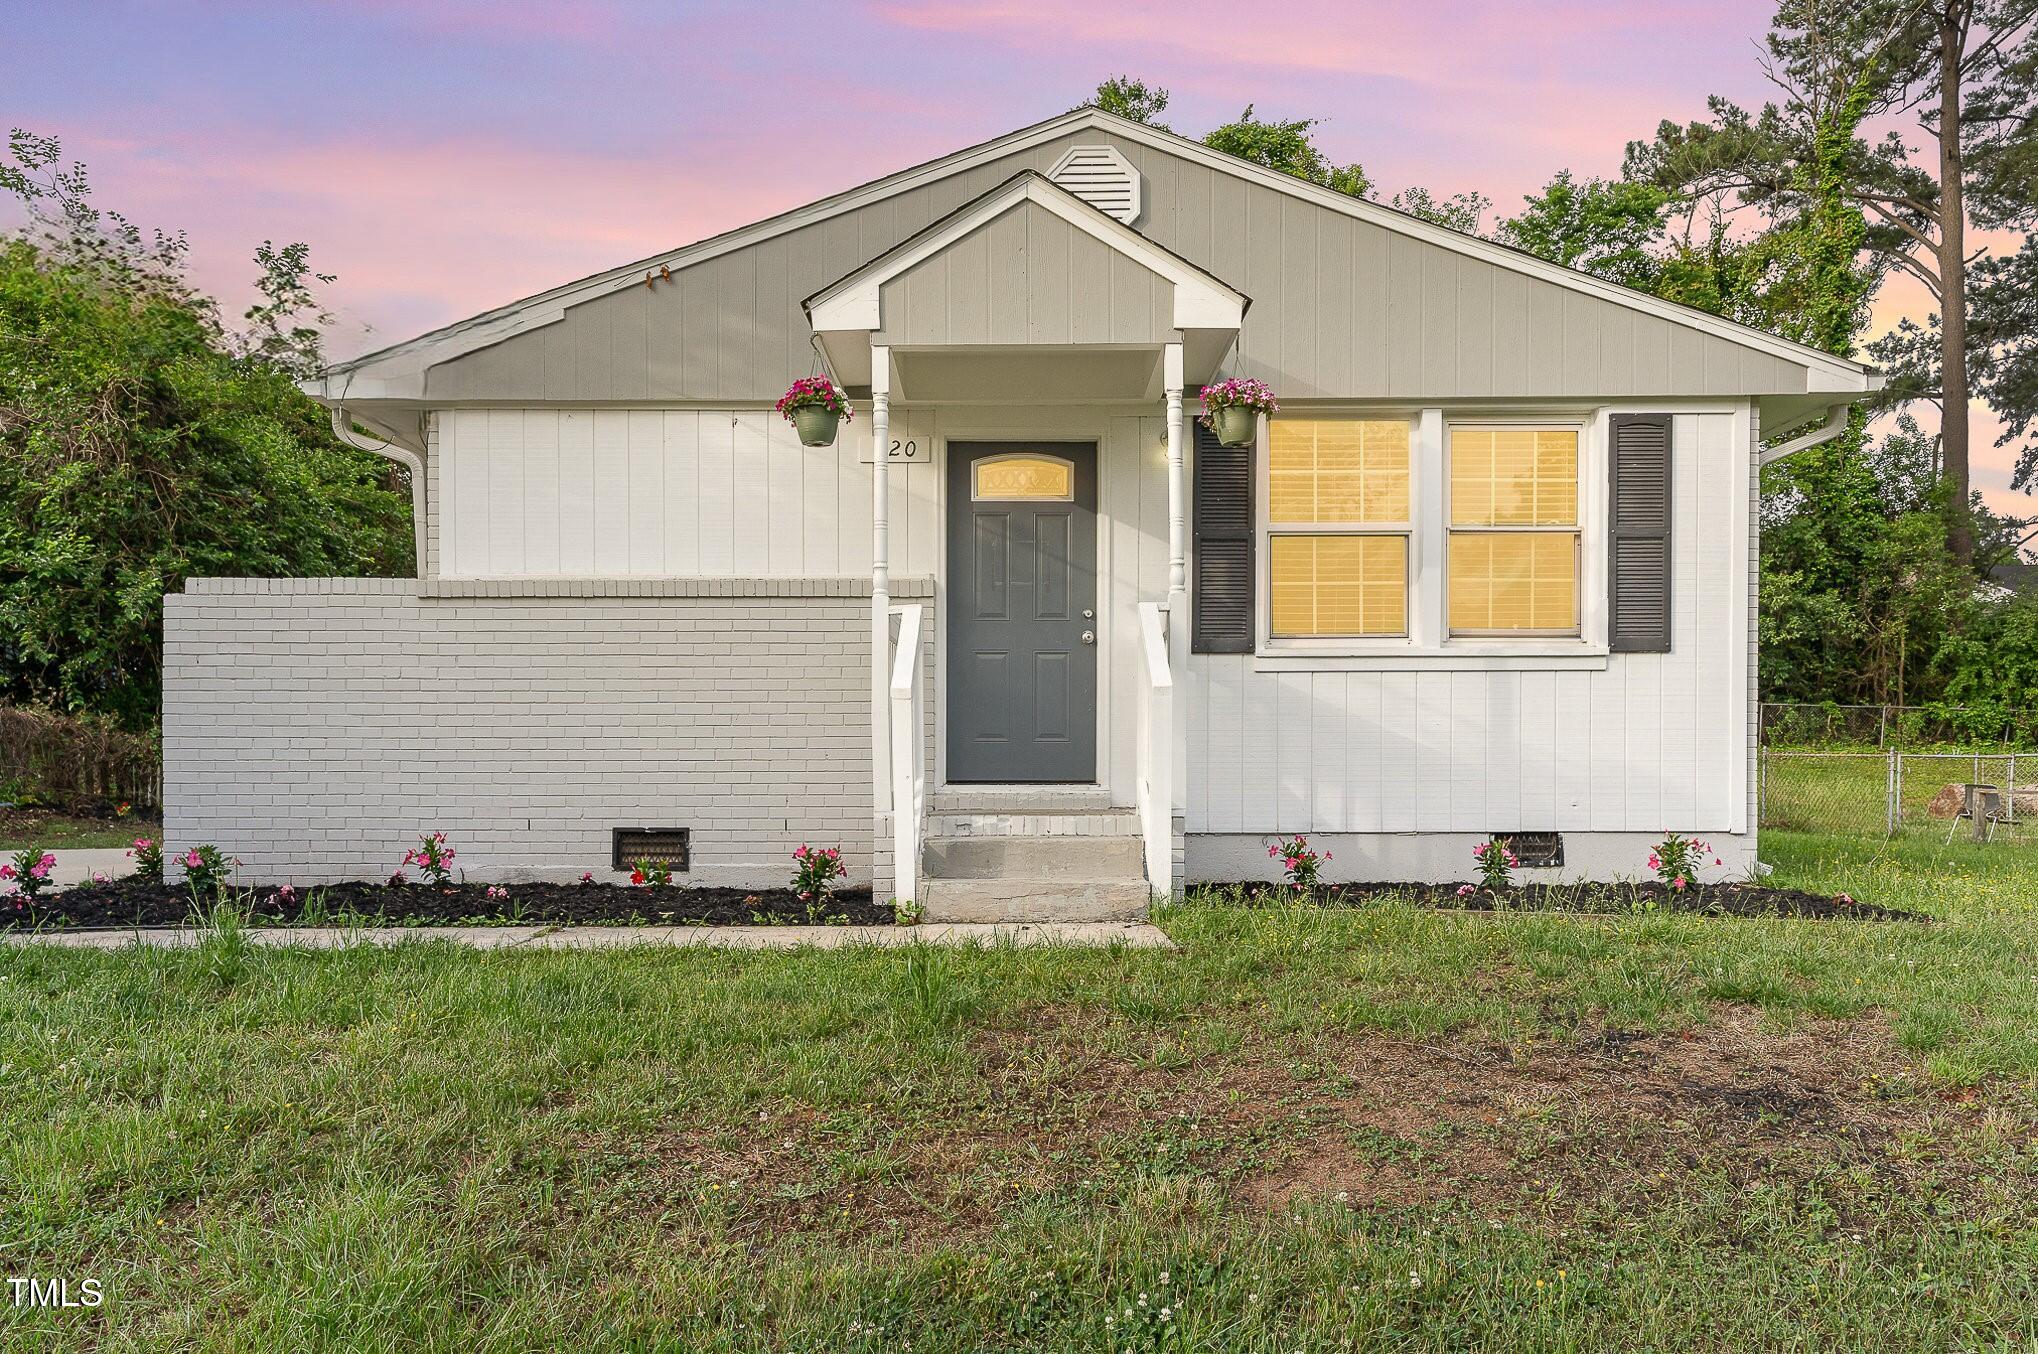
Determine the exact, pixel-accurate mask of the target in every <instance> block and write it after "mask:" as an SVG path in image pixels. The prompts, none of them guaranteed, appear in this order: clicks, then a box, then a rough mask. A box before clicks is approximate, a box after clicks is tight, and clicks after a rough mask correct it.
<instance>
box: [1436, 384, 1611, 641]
mask: <svg viewBox="0 0 2038 1354" xmlns="http://www.w3.org/2000/svg"><path fill="white" fill-rule="evenodd" d="M1590 426H1591V425H1590V424H1589V423H1588V422H1586V421H1585V420H1581V419H1564V418H1542V419H1537V418H1515V419H1487V418H1457V419H1449V420H1447V421H1446V422H1445V423H1444V462H1443V511H1442V512H1441V513H1440V514H1439V523H1438V527H1439V529H1440V530H1441V531H1442V532H1443V542H1444V573H1443V578H1442V580H1441V582H1442V586H1443V592H1444V605H1443V616H1444V629H1443V633H1444V636H1445V638H1446V639H1452V640H1457V639H1478V640H1496V641H1500V642H1502V643H1521V642H1524V641H1526V642H1531V643H1533V642H1535V641H1538V640H1548V639H1583V638H1584V636H1585V551H1586V545H1585V497H1586V494H1585V486H1586V479H1585V442H1586V437H1587V434H1588V432H1589V430H1590ZM1460 432H1482V433H1483V432H1568V433H1574V434H1576V436H1577V438H1578V464H1577V466H1576V468H1575V470H1574V475H1575V479H1574V483H1573V485H1572V488H1573V491H1574V493H1575V494H1576V502H1575V503H1574V504H1573V505H1572V513H1571V524H1570V525H1568V526H1455V525H1453V524H1452V522H1451V459H1452V457H1453V456H1455V455H1456V454H1457V448H1456V441H1457V435H1458V434H1459V433H1460ZM1459 532H1466V533H1470V534H1486V535H1500V534H1506V535H1510V536H1512V535H1539V536H1556V535H1560V534H1561V535H1566V536H1574V537H1576V538H1577V541H1578V547H1577V550H1576V551H1575V552H1574V553H1573V555H1572V559H1571V571H1572V576H1571V585H1572V587H1573V588H1574V589H1575V594H1574V595H1575V597H1576V600H1577V611H1578V624H1577V625H1576V626H1575V627H1573V628H1571V629H1568V630H1453V629H1451V597H1450V588H1451V571H1450V552H1451V537H1452V536H1454V535H1456V534H1457V533H1459Z"/></svg>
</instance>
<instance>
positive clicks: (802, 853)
mask: <svg viewBox="0 0 2038 1354" xmlns="http://www.w3.org/2000/svg"><path fill="white" fill-rule="evenodd" d="M806 858H807V848H806V846H805V845H804V844H802V845H801V846H800V848H799V849H798V850H796V851H794V852H793V859H794V860H805V859H806Z"/></svg>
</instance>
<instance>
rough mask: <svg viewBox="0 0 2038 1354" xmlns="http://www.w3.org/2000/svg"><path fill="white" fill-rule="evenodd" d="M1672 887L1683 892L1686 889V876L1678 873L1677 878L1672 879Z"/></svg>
mask: <svg viewBox="0 0 2038 1354" xmlns="http://www.w3.org/2000/svg"><path fill="white" fill-rule="evenodd" d="M1670 887H1671V888H1673V889H1676V890H1677V891H1678V892H1679V893H1682V892H1683V891H1684V876H1683V875H1678V876H1677V877H1676V878H1675V879H1673V880H1671V881H1670Z"/></svg>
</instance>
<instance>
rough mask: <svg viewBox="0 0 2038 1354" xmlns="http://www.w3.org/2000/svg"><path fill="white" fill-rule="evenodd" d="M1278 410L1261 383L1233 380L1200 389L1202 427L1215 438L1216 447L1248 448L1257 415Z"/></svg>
mask: <svg viewBox="0 0 2038 1354" xmlns="http://www.w3.org/2000/svg"><path fill="white" fill-rule="evenodd" d="M1280 407H1281V406H1280V405H1279V404H1277V403H1275V402H1274V392H1273V391H1272V390H1269V389H1268V388H1267V383H1266V382H1265V381H1254V380H1251V379H1249V378H1246V377H1238V376H1234V377H1232V378H1231V379H1230V380H1228V381H1219V382H1218V383H1217V384H1216V385H1214V386H1204V387H1203V426H1204V427H1206V428H1208V429H1209V430H1210V431H1211V432H1213V433H1216V434H1217V441H1218V444H1219V445H1220V446H1226V447H1245V446H1251V445H1252V441H1253V438H1254V437H1256V436H1257V435H1258V434H1259V428H1260V415H1261V414H1271V413H1273V412H1274V411H1275V410H1276V409H1278V408H1280Z"/></svg>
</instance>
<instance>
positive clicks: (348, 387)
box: [302, 108, 1881, 399]
mask: <svg viewBox="0 0 2038 1354" xmlns="http://www.w3.org/2000/svg"><path fill="white" fill-rule="evenodd" d="M1078 130H1096V131H1102V132H1108V133H1110V134H1113V135H1116V136H1120V137H1123V138H1124V139H1126V140H1128V141H1134V142H1138V143H1139V144H1141V145H1145V146H1150V147H1152V148H1153V149H1155V150H1159V151H1163V152H1165V153H1167V154H1171V155H1177V156H1180V157H1182V158H1183V159H1186V160H1191V161H1194V162H1195V163H1198V164H1202V165H1205V166H1207V167H1209V168H1211V169H1214V170H1217V171H1218V172H1221V173H1226V174H1230V175H1233V176H1234V177H1237V178H1241V179H1245V180H1247V181H1250V182H1253V183H1257V184H1259V185H1261V186H1263V187H1266V188H1271V189H1273V190H1274V191H1276V192H1280V193H1284V194H1286V195H1288V196H1290V197H1296V198H1300V199H1302V200H1304V201H1307V202H1312V203H1315V204H1316V205H1317V206H1320V207H1323V208H1325V209H1327V210H1330V211H1335V212H1340V213H1343V214H1344V215H1347V216H1352V217H1356V218H1358V219H1359V220H1362V221H1366V222H1369V223H1371V224H1373V225H1376V226H1379V227H1382V228H1383V229H1386V230H1390V231H1394V232H1396V233H1398V234H1402V235H1406V236H1410V237H1412V238H1415V239H1419V240H1422V241H1425V242H1426V243H1429V244H1433V245H1436V246H1438V247H1439V248H1443V249H1448V250H1451V251H1453V252H1455V253H1459V254H1464V255H1467V256H1469V257H1472V258H1476V259H1480V260H1482V261H1484V262H1486V263H1491V264H1494V265H1496V266H1498V267H1502V268H1506V269H1509V270H1511V271H1514V272H1518V273H1524V274H1527V275H1528V276H1531V277H1535V278H1539V279H1541V280H1543V281H1546V282H1552V283H1555V284H1556V285H1558V286H1561V287H1566V288H1569V289H1570V290H1573V291H1577V292H1582V293H1584V294H1586V295H1588V296H1594V297H1597V298H1599V299H1601V300H1605V301H1611V302H1613V303H1614V304H1616V305H1622V306H1627V307H1629V308H1631V309H1634V310H1638V311H1642V312H1644V313H1647V314H1651V315H1655V316H1658V317H1660V318H1663V319H1666V320H1669V321H1671V322H1672V323H1675V324H1680V325H1684V326H1686V327H1688V328H1692V329H1697V330H1700V331H1702V332H1705V333H1709V334H1713V335H1715V336H1717V337H1721V338H1725V339H1727V340H1729V341H1730V342H1734V343H1739V344H1742V345H1744V346H1747V347H1750V348H1754V349H1756V350H1758V351H1761V352H1765V353H1769V354H1772V355H1774V356H1778V357H1782V358H1784V359H1785V360H1787V361H1791V362H1797V363H1802V364H1803V365H1804V366H1805V367H1806V368H1807V371H1808V374H1809V379H1808V383H1807V384H1808V387H1809V389H1810V390H1811V391H1813V392H1833V393H1839V394H1850V393H1861V392H1866V391H1870V390H1874V389H1877V388H1879V386H1880V385H1881V377H1880V376H1879V375H1877V374H1876V373H1874V372H1872V371H1871V370H1870V369H1869V368H1867V367H1866V366H1863V365H1862V364H1860V363H1858V362H1850V361H1848V360H1846V359H1844V358H1840V357H1835V356H1834V355H1832V354H1830V353H1825V352H1821V351H1820V350H1818V349H1816V348H1811V347H1807V346H1805V345H1804V344H1800V343H1793V342H1791V341H1790V340H1788V339H1782V338H1778V337H1776V336H1775V335H1773V334H1767V333H1764V332H1763V331H1761V330H1759V329H1752V328H1749V327H1748V326H1746V325H1741V324H1736V323H1734V322H1733V321H1731V320H1727V319H1723V318H1721V317H1720V316H1717V315H1712V314H1708V313H1707V312H1705V311H1701V310H1694V309H1692V308H1690V307H1687V306H1681V305H1678V304H1676V303H1674V302H1670V301H1664V300H1661V299H1660V298H1657V297H1653V296H1648V295H1645V294H1643V293H1641V292H1636V291H1631V290H1629V289H1627V288H1625V287H1622V286H1619V285H1617V284H1615V283H1612V282H1607V281H1604V280H1602V279H1600V278H1597V277H1594V276H1592V275H1591V274H1589V273H1581V272H1577V271H1575V270H1573V269H1570V268H1565V267H1563V266H1562V265H1560V264H1555V263H1551V262H1549V261H1547V260H1545V259H1540V258H1537V257H1535V256H1534V255H1532V254H1527V253H1523V252H1521V251H1519V250H1514V249H1509V248H1507V247H1506V246H1504V245H1498V244H1494V243H1493V242H1492V241H1490V240H1482V239H1478V238H1477V237H1474V236H1470V235H1464V234H1460V233H1459V232H1457V231H1454V230H1450V229H1448V228H1447V227H1444V226H1438V225H1435V224H1433V223H1431V222H1428V221H1424V220H1422V219H1420V218H1418V217H1414V216H1409V215H1407V214H1406V213H1403V212H1398V211H1395V210H1394V209H1393V208H1391V207H1384V206H1382V205H1380V204H1379V203H1377V202H1369V201H1366V200H1364V199H1362V198H1353V197H1347V196H1346V195H1344V194H1342V193H1338V192H1334V191H1332V190H1331V189H1328V188H1324V187H1321V186H1319V185H1317V184H1313V183H1308V182H1306V181H1304V180H1302V179H1298V178H1296V177H1294V176H1293V175H1290V174H1283V173H1281V172H1280V171H1278V170H1272V169H1267V168H1264V167H1263V166H1260V165H1255V164H1253V163H1251V162H1249V161H1246V160H1241V159H1238V158H1237V157H1236V156H1231V155H1226V154H1224V153H1223V152H1222V151H1215V150H1212V149H1210V148H1209V147H1208V146H1205V145H1203V144H1201V143H1200V142H1196V141H1191V140H1188V139H1187V138H1185V137H1180V136H1176V135H1174V134H1173V133H1171V132H1163V131H1161V130H1159V129H1158V128H1154V127H1148V126H1146V125H1145V124H1143V123H1138V122H1133V121H1131V120H1130V119H1128V118H1121V117H1118V116H1116V115H1114V114H1111V113H1106V112H1103V111H1102V110H1100V109H1096V108H1078V109H1075V110H1074V111H1072V112H1068V113H1064V114H1062V115H1060V116H1059V117H1054V118H1050V119H1048V120H1047V121H1045V122H1039V123H1035V124H1034V125H1033V126H1031V127H1024V128H1021V129H1020V130H1018V131H1015V132H1011V133H1008V134H1006V135H1005V136H1001V137H997V138H994V139H993V140H990V141H986V142H983V143H981V144H979V145H976V146H971V147H968V148H966V149H964V150H960V151H957V152H955V153H954V154H951V155H948V156H944V157H942V158H941V159H938V160H932V161H929V162H927V163H926V164H922V165H916V166H914V167H912V168H910V169H906V170H902V171H900V172H899V173H896V174H892V175H889V176H887V177H885V178H882V179H876V180H873V181H872V182H870V183H867V184H864V185H862V186H860V187H857V188H852V189H849V190H847V191H845V192H842V193H838V194H836V195H834V196H833V197H828V198H823V199H821V200H820V201H818V202H813V203H809V204H808V205H806V206H804V207H799V208H795V209H794V210H792V211H789V212H784V213H781V214H780V215H778V216H774V217H769V218H767V219H765V220H763V221H759V222H756V223H754V224H752V225H748V226H743V227H740V228H738V229H736V230H732V231H728V232H725V233H723V234H721V235H715V236H711V237H709V238H708V239H705V240H701V241H698V242H696V243H694V244H690V245H686V246H684V247H682V248H679V249H675V250H671V251H667V252H665V253H662V254H657V255H653V256H652V257H650V258H646V259H639V260H637V261H636V262H634V263H629V264H624V265H623V266H621V267H619V268H613V269H610V270H608V271H607V272H603V273H597V274H595V275H593V276H591V277H587V278H582V279H580V280H579V281H576V282H569V283H567V284H565V285H563V286H560V287H555V288H552V289H551V290H549V291H545V292H540V293H538V294H537V295H535V296H531V297H527V298H525V299H523V300H521V301H516V302H512V303H511V304H509V305H506V306H501V307H498V308H497V309H495V310H490V311H485V312H483V313H482V314H480V315H476V316H474V317H472V318H470V319H467V320H462V321H460V322H459V323H457V324H453V325H449V326H447V327H445V328H442V329H436V330H433V331H431V332H430V333H427V334H421V335H419V336H418V337H416V338H413V339H408V340H405V341H404V342H402V343H398V344H394V345H392V346H391V347H388V348H384V349H382V350H380V351H378V352H374V353H368V354H365V355H363V356H361V357H358V358H354V359H352V360H351V361H348V362H343V363H340V364H337V365H335V366H333V367H331V368H328V369H327V371H326V372H325V373H324V374H323V375H321V376H318V377H315V378H312V379H311V380H308V381H305V382H303V383H302V385H303V388H304V389H305V391H306V392H307V393H309V394H311V395H312V396H314V397H315V398H320V399H338V398H342V397H346V398H353V399H413V398H417V397H418V393H419V390H420V388H421V386H422V376H423V373H424V371H425V369H426V368H428V367H431V366H435V365H437V364H438V363H441V362H445V361H448V360H450V359H452V358H454V357H458V356H460V355H461V354H463V353H468V352H472V351H474V350H475V349H478V348H485V347H487V346H489V345H491V344H494V343H499V342H501V341H502V340H503V339H506V338H509V337H511V336H512V335H514V334H518V333H523V332H526V331H528V330H532V329H538V328H542V327H544V326H545V325H548V324H552V323H555V322H557V321H558V320H560V319H563V318H564V317H565V313H566V310H567V309H568V308H569V307H571V306H574V305H577V304H579V303H581V302H583V301H589V300H593V299H595V298H596V297H599V296H604V295H607V294H609V293H610V292H614V291H617V290H620V289H622V288H624V287H634V286H640V285H642V282H643V277H644V274H645V273H647V272H656V271H657V270H659V269H660V268H685V267H687V266H690V265H692V264H695V263H700V262H703V261H705V260H707V259H711V258H715V257H717V256H719V255H722V254H726V253H729V252H731V251H732V250H736V249H741V248H744V247H746V246H748V245H751V244H755V243H758V242H759V241H762V240H768V239H771V238H773V237H775V236H778V235H784V234H787V233H788V232H791V231H794V230H798V229H800V228H802V227H804V226H809V225H813V224H815V223H817V222H821V221H826V220H829V219H831V218H833V217H836V216H839V215H841V214H843V213H844V212H849V211H854V210H856V209H857V208H859V207H862V206H865V205H867V204H869V203H872V202H878V201H882V200H884V199H886V198H889V197H893V196H896V195H897V194H899V193H903V192H906V191H908V190H910V189H912V188H916V187H918V186H920V185H922V184H925V183H928V182H930V181H933V180H938V179H941V178H945V177H947V176H949V175H952V174H956V173H960V172H962V171H964V170H967V169H969V168H972V167H973V166H975V165H978V164H982V163H984V162H986V161H989V160H995V159H999V158H1001V157H1004V156H1007V155H1011V154H1014V153H1017V152H1019V151H1023V150H1026V149H1029V148H1031V147H1033V146H1036V145H1039V144H1041V143H1043V142H1046V141H1051V140H1053V139H1055V138H1057V137H1060V136H1064V135H1066V134H1068V133H1070V132H1073V131H1078ZM342 378H343V379H342ZM336 383H337V385H338V389H335V384H336Z"/></svg>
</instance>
